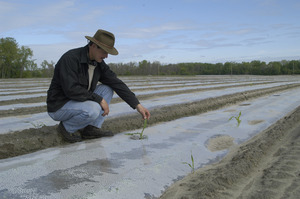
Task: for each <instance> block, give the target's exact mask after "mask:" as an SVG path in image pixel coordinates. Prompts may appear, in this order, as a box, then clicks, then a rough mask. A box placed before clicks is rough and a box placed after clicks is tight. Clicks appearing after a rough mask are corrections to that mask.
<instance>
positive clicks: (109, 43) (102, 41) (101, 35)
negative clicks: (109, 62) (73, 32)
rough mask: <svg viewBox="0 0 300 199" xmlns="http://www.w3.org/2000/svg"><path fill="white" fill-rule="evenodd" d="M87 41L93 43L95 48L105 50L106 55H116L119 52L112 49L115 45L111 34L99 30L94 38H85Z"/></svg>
mask: <svg viewBox="0 0 300 199" xmlns="http://www.w3.org/2000/svg"><path fill="white" fill-rule="evenodd" d="M85 38H87V39H88V40H90V41H92V42H93V43H95V44H96V45H97V46H99V47H100V48H102V49H103V50H105V51H106V52H107V53H108V54H111V55H117V54H119V52H118V51H117V49H116V48H115V47H114V45H115V36H114V34H112V33H111V32H108V31H106V30H101V29H99V30H98V31H97V32H96V33H95V35H94V37H90V36H85Z"/></svg>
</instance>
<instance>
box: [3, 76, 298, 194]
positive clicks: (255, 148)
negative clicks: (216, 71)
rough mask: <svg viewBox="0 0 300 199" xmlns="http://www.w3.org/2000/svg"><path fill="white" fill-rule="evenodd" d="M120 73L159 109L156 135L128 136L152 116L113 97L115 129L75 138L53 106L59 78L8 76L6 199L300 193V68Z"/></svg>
mask: <svg viewBox="0 0 300 199" xmlns="http://www.w3.org/2000/svg"><path fill="white" fill-rule="evenodd" d="M121 79H122V80H123V81H124V82H126V84H127V85H128V86H129V87H130V88H131V90H132V91H133V92H134V93H135V94H136V95H137V97H138V98H139V100H140V101H141V102H142V104H143V105H144V106H145V107H147V108H149V110H150V112H151V114H152V117H151V119H150V120H149V121H148V127H147V128H146V129H145V131H144V133H145V134H146V135H147V136H148V139H145V140H133V139H131V138H130V136H128V135H126V133H134V132H138V131H141V128H142V126H143V121H142V120H141V118H140V115H139V114H137V113H136V111H134V110H132V109H131V108H130V107H129V106H128V105H127V104H126V103H125V102H123V101H121V100H120V98H119V97H118V96H114V98H113V100H112V102H111V106H110V114H109V116H108V117H107V119H106V121H105V122H104V124H103V128H104V129H108V130H112V131H113V132H114V133H115V136H114V137H111V138H100V139H95V140H87V141H83V142H80V143H75V144H67V143H65V142H63V141H62V139H61V138H60V136H59V135H58V134H57V132H56V130H55V128H56V125H57V124H58V122H55V121H53V120H52V119H51V118H50V117H49V116H48V114H47V113H46V103H45V101H46V91H47V89H48V86H49V84H50V79H7V80H3V79H2V80H0V126H1V128H0V157H1V160H0V179H1V181H0V187H1V188H0V198H1V197H2V198H159V197H161V198H239V197H241V198H244V197H245V198H248V197H253V198H266V197H267V198H268V197H270V198H297V197H296V196H298V195H300V188H299V187H300V166H299V165H300V164H299V163H300V157H299V155H298V154H299V150H300V147H299V144H300V136H299V135H300V95H299V93H300V77H299V76H188V77H186V76H176V77H152V76H148V77H121ZM239 113H241V115H240V116H239ZM230 118H232V119H231V120H230ZM191 156H193V158H194V162H193V163H194V169H195V171H194V172H192V170H193V169H192V168H191V167H190V166H189V165H188V164H185V163H183V162H186V163H189V164H190V165H192V160H191Z"/></svg>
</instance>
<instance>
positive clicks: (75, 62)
mask: <svg viewBox="0 0 300 199" xmlns="http://www.w3.org/2000/svg"><path fill="white" fill-rule="evenodd" d="M86 38H87V39H88V40H89V44H88V45H86V46H84V47H81V48H77V49H72V50H69V51H68V52H66V53H65V54H64V55H62V57H61V58H60V59H59V61H58V62H57V64H56V65H55V70H54V75H53V78H52V81H51V84H50V87H49V90H48V95H47V111H48V114H49V116H50V117H51V118H52V119H54V120H55V121H60V123H59V125H58V128H57V130H58V132H59V133H60V134H61V135H62V136H63V138H64V139H65V140H66V141H68V142H78V141H81V140H82V139H90V138H98V137H103V136H113V133H112V132H110V131H103V130H101V129H100V128H101V125H102V123H103V121H104V117H105V116H106V115H108V113H109V103H110V100H111V99H112V96H113V91H115V92H116V93H117V94H118V95H119V96H120V97H121V98H122V99H123V100H124V101H125V102H126V103H127V104H128V105H129V106H131V107H132V108H133V109H137V111H138V112H139V113H140V114H141V115H142V117H143V119H149V118H150V112H149V111H148V110H147V109H146V108H145V107H143V106H142V105H141V104H140V103H139V100H138V99H137V98H136V96H135V94H134V93H133V92H131V90H130V89H129V88H128V87H127V85H126V84H125V83H124V82H123V81H121V80H120V79H118V78H117V76H116V75H115V73H114V72H113V71H111V70H110V68H109V66H108V65H106V63H105V62H104V59H105V58H107V57H108V54H111V55H117V54H118V51H117V49H116V48H115V47H114V44H115V36H114V35H113V34H112V33H110V32H108V31H105V30H98V31H97V32H96V33H95V35H94V36H93V37H89V36H86ZM98 82H101V83H102V84H98Z"/></svg>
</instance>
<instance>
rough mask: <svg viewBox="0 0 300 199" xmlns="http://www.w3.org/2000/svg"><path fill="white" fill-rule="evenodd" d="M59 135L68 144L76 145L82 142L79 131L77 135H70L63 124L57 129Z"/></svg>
mask: <svg viewBox="0 0 300 199" xmlns="http://www.w3.org/2000/svg"><path fill="white" fill-rule="evenodd" d="M57 131H58V133H59V134H60V135H61V136H62V137H63V139H64V140H65V141H67V142H70V143H74V142H80V141H82V138H81V135H80V133H79V132H78V131H76V132H75V133H69V132H68V131H67V130H66V129H65V127H64V125H63V123H62V122H60V123H59V125H58V127H57Z"/></svg>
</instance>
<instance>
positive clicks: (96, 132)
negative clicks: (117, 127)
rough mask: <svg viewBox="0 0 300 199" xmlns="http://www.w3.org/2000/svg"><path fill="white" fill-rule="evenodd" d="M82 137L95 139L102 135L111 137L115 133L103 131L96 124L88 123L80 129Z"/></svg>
mask: <svg viewBox="0 0 300 199" xmlns="http://www.w3.org/2000/svg"><path fill="white" fill-rule="evenodd" d="M80 134H81V137H82V138H84V139H93V138H100V137H111V136H114V134H113V133H112V132H111V131H103V130H101V129H99V128H97V127H95V126H92V125H88V126H86V127H85V128H84V129H81V130H80Z"/></svg>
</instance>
